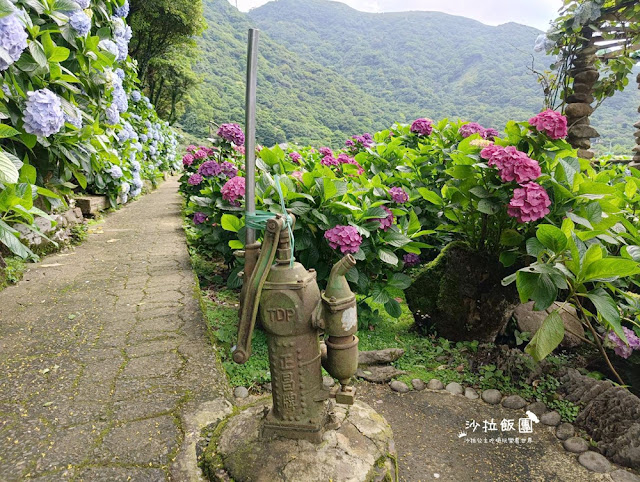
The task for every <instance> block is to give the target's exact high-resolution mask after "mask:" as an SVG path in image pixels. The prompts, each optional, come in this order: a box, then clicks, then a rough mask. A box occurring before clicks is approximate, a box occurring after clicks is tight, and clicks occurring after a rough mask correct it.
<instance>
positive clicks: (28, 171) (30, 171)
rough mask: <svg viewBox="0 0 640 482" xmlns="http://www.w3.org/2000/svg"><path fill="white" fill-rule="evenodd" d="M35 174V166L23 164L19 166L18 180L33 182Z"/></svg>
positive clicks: (34, 181)
mask: <svg viewBox="0 0 640 482" xmlns="http://www.w3.org/2000/svg"><path fill="white" fill-rule="evenodd" d="M37 174H38V173H37V172H36V168H35V167H33V166H32V165H30V164H23V165H22V167H21V168H20V181H21V182H26V183H29V184H35V183H36V177H37Z"/></svg>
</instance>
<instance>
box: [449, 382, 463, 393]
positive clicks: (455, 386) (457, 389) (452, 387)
mask: <svg viewBox="0 0 640 482" xmlns="http://www.w3.org/2000/svg"><path fill="white" fill-rule="evenodd" d="M445 390H447V392H449V393H453V394H454V395H463V394H464V388H462V385H460V384H459V383H458V382H451V383H449V384H448V385H447V386H446V387H445Z"/></svg>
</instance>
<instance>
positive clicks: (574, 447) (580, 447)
mask: <svg viewBox="0 0 640 482" xmlns="http://www.w3.org/2000/svg"><path fill="white" fill-rule="evenodd" d="M562 446H563V447H564V449H565V450H566V451H567V452H571V453H573V454H581V453H582V452H586V451H587V450H589V444H588V443H587V441H586V440H585V439H583V438H580V437H569V438H568V439H567V440H565V441H564V442H563V443H562Z"/></svg>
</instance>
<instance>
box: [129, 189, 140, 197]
mask: <svg viewBox="0 0 640 482" xmlns="http://www.w3.org/2000/svg"><path fill="white" fill-rule="evenodd" d="M141 192H142V188H140V189H138V188H136V189H134V190H133V191H131V197H138V196H139V195H140V193H141Z"/></svg>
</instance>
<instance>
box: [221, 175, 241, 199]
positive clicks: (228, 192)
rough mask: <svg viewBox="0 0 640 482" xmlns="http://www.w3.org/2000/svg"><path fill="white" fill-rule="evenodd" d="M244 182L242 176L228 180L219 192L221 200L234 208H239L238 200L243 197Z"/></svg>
mask: <svg viewBox="0 0 640 482" xmlns="http://www.w3.org/2000/svg"><path fill="white" fill-rule="evenodd" d="M244 183H245V180H244V177H242V176H236V177H234V178H231V179H229V180H228V181H227V182H226V183H225V185H224V186H222V189H221V190H220V192H221V193H222V199H225V200H227V201H229V203H230V204H233V205H234V206H239V205H240V202H239V201H238V199H239V198H241V197H244V190H245V185H244Z"/></svg>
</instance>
